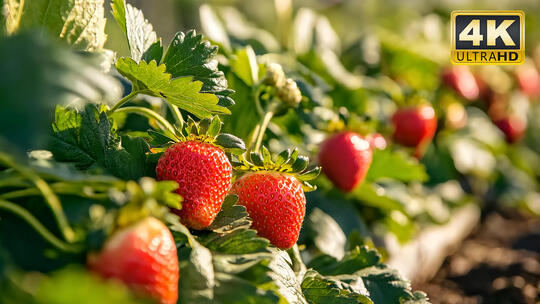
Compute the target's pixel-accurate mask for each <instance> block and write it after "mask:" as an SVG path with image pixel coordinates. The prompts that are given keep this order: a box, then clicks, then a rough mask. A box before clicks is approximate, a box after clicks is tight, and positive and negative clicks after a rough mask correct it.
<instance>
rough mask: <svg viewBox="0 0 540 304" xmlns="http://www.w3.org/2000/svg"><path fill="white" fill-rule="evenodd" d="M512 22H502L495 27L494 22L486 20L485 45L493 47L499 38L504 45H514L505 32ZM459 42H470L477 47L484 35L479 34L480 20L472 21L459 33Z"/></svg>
mask: <svg viewBox="0 0 540 304" xmlns="http://www.w3.org/2000/svg"><path fill="white" fill-rule="evenodd" d="M514 21H515V20H504V21H503V22H501V24H499V26H495V20H487V45H489V46H493V45H495V41H496V40H497V38H499V37H500V38H501V39H502V40H503V42H504V44H505V45H508V46H514V45H516V44H515V43H514V41H513V40H512V38H510V35H509V34H508V31H507V29H508V27H510V25H512V23H514ZM471 32H472V33H471ZM459 40H460V41H472V43H473V45H474V46H479V45H480V42H481V41H482V40H484V35H482V34H480V19H473V20H472V21H471V22H470V23H469V24H468V25H467V26H466V27H465V28H464V29H463V30H462V31H461V33H459Z"/></svg>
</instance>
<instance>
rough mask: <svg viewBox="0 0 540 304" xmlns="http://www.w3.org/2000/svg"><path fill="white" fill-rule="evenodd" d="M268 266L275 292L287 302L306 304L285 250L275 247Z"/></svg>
mask: <svg viewBox="0 0 540 304" xmlns="http://www.w3.org/2000/svg"><path fill="white" fill-rule="evenodd" d="M268 267H270V269H271V270H272V272H270V274H269V275H270V277H271V278H272V279H273V280H274V283H275V284H276V286H277V292H278V293H279V294H280V295H281V296H282V297H283V298H284V299H285V300H286V301H287V303H300V304H301V303H306V304H307V301H306V299H305V298H304V295H303V293H302V287H301V286H300V282H299V281H298V279H297V278H296V274H295V273H294V271H293V269H292V261H291V259H290V257H289V255H288V254H287V252H285V251H281V250H277V249H275V250H274V254H273V256H272V261H271V262H270V264H269V265H268Z"/></svg>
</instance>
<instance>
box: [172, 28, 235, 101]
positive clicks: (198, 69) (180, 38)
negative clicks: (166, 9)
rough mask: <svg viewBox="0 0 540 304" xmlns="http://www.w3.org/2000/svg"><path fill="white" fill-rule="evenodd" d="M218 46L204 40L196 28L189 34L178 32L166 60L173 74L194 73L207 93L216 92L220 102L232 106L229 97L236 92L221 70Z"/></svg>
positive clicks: (192, 74)
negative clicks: (229, 87)
mask: <svg viewBox="0 0 540 304" xmlns="http://www.w3.org/2000/svg"><path fill="white" fill-rule="evenodd" d="M216 54H217V46H213V45H211V44H210V42H208V41H206V40H203V39H202V35H197V33H196V32H195V31H193V30H192V31H189V32H187V33H186V34H184V33H182V32H178V33H177V34H176V35H175V37H174V38H173V41H172V42H171V44H170V46H169V48H168V49H167V52H166V53H165V57H164V58H163V63H164V64H165V65H166V67H167V73H170V74H171V75H172V77H174V78H176V77H181V76H190V77H193V79H194V80H198V81H201V82H202V84H203V85H202V90H201V92H203V93H212V94H215V95H216V96H217V97H218V99H219V105H221V106H224V107H228V106H230V105H233V104H234V101H233V100H232V99H231V98H230V97H229V96H228V95H230V94H231V93H232V92H233V91H232V90H228V89H227V79H226V78H225V76H224V74H223V72H221V71H219V70H218V62H217V58H216Z"/></svg>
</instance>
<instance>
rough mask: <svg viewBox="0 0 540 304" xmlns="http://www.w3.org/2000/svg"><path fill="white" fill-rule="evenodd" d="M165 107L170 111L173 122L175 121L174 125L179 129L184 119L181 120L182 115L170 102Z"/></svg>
mask: <svg viewBox="0 0 540 304" xmlns="http://www.w3.org/2000/svg"><path fill="white" fill-rule="evenodd" d="M167 105H168V106H169V108H170V109H171V112H172V115H173V117H174V120H176V123H177V124H178V126H179V127H180V128H182V126H183V125H184V119H183V118H182V113H180V109H178V107H177V106H175V105H173V104H172V103H170V102H167Z"/></svg>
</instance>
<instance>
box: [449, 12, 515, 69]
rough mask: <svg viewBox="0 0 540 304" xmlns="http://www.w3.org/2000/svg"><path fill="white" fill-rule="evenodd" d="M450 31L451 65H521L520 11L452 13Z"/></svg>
mask: <svg viewBox="0 0 540 304" xmlns="http://www.w3.org/2000/svg"><path fill="white" fill-rule="evenodd" d="M451 27H452V63H454V64H521V63H523V60H524V58H525V14H524V13H523V11H454V12H452V21H451Z"/></svg>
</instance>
